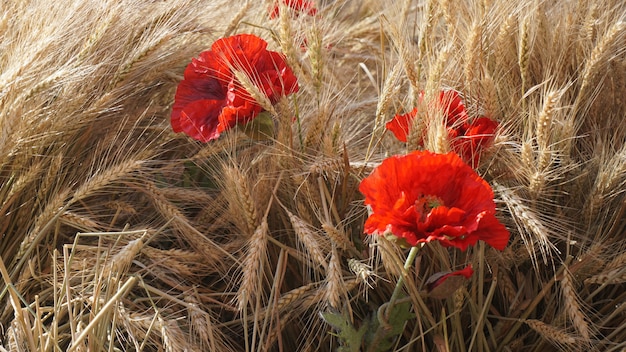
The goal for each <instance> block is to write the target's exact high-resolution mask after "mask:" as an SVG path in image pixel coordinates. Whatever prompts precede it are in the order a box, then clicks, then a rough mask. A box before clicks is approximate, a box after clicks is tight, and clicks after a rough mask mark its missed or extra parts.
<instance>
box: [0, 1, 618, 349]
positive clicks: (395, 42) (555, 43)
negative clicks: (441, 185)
mask: <svg viewBox="0 0 626 352" xmlns="http://www.w3.org/2000/svg"><path fill="white" fill-rule="evenodd" d="M279 3H280V4H279V6H280V15H279V18H276V19H271V18H270V17H269V14H268V8H269V7H270V6H273V5H274V2H273V1H261V2H255V1H245V2H242V4H241V5H243V6H240V7H236V6H235V5H233V2H231V1H227V0H215V1H209V2H193V1H189V0H172V1H167V2H145V1H139V0H119V1H104V2H100V3H98V4H97V6H95V5H94V4H95V3H94V2H85V1H80V0H70V1H64V2H54V1H19V0H6V1H5V2H4V3H2V5H0V32H1V33H2V35H1V36H0V53H1V54H0V125H1V127H0V128H1V132H0V178H1V180H2V181H1V182H0V210H1V214H0V215H1V216H2V219H3V220H2V222H0V234H2V241H1V243H0V252H1V253H0V256H1V257H2V259H3V261H2V262H3V264H4V265H5V266H6V270H3V271H4V272H3V278H4V282H5V284H6V287H7V289H6V290H4V293H2V294H0V299H2V300H3V303H5V305H4V307H5V309H4V310H3V311H2V314H0V324H2V326H4V327H6V331H5V336H3V337H4V338H3V339H2V341H0V349H2V350H15V351H26V350H34V351H52V350H54V351H61V350H68V349H70V348H71V349H74V350H80V349H82V350H90V351H91V350H93V351H114V350H143V351H148V350H162V351H182V350H189V351H202V350H211V351H217V352H220V351H240V350H242V351H246V350H247V351H252V350H267V351H273V350H282V351H296V350H307V348H308V349H319V350H323V351H326V350H336V349H341V348H346V346H345V345H342V344H343V343H344V342H345V341H342V338H341V336H342V334H341V333H340V332H338V331H333V329H332V327H331V326H329V325H327V324H325V323H324V321H323V320H322V319H320V318H319V317H320V315H319V313H320V312H325V311H328V310H331V309H332V311H334V312H337V314H339V315H340V316H342V317H345V320H346V322H349V323H350V324H353V325H354V328H355V329H356V330H358V328H359V327H364V326H366V325H367V324H368V321H369V320H368V317H373V316H375V314H376V310H377V309H378V308H379V307H381V306H383V305H384V304H385V303H386V302H388V300H389V297H390V295H391V293H392V291H393V290H394V285H395V283H396V280H397V278H398V277H399V276H400V275H401V273H403V270H402V268H403V264H404V259H405V257H406V256H405V251H404V249H402V248H400V247H399V246H398V245H397V244H396V243H392V242H389V241H388V240H386V239H385V238H383V237H371V236H365V235H363V222H364V220H365V219H366V217H367V214H366V209H365V207H364V206H363V200H362V197H361V195H360V193H359V191H358V185H359V182H360V181H361V179H362V178H363V177H365V176H366V175H367V174H368V173H369V172H371V170H372V168H373V167H374V166H376V165H378V164H380V162H381V161H382V160H383V159H385V158H386V157H388V156H391V155H394V154H398V153H404V152H409V151H413V150H415V149H422V148H424V146H422V145H421V144H422V143H421V141H422V139H424V141H425V143H426V147H428V148H429V149H432V150H435V151H441V152H443V151H446V150H448V149H449V146H448V143H449V141H447V138H448V137H447V133H446V132H447V131H446V129H445V124H444V123H443V121H440V119H441V116H440V115H441V112H440V111H434V110H435V109H434V108H433V107H430V106H428V104H421V105H420V104H419V103H418V96H419V93H420V92H421V91H422V90H423V91H424V92H425V94H426V95H427V99H426V100H429V98H428V96H430V97H436V96H437V94H438V93H439V91H440V90H441V89H450V88H453V89H455V90H458V91H459V92H460V93H461V94H462V95H463V96H464V97H466V103H467V107H468V112H469V113H470V116H471V117H475V116H478V115H482V114H484V115H487V116H488V117H490V118H493V119H495V120H497V121H498V122H499V124H500V125H499V128H498V129H499V133H498V136H497V140H496V141H495V143H494V148H491V149H489V151H490V154H489V157H488V158H484V159H483V158H481V160H484V161H485V162H484V163H481V165H480V167H479V168H478V169H477V172H478V173H479V174H480V175H481V176H483V177H484V179H485V180H486V182H487V183H489V184H490V185H491V186H492V187H493V189H494V197H495V199H496V204H497V205H498V212H497V217H498V219H500V220H501V221H502V222H503V223H504V224H505V225H506V226H507V227H508V229H509V230H510V232H511V241H510V243H509V246H508V247H507V249H506V250H505V251H504V252H499V251H496V250H493V249H489V248H487V246H486V247H485V248H484V250H482V249H480V248H471V249H468V250H467V251H464V252H461V251H458V250H456V249H453V248H443V247H436V245H435V244H432V243H431V244H428V245H426V246H424V247H423V248H422V249H421V250H420V253H419V256H418V259H417V261H416V264H415V265H414V266H413V267H411V268H410V270H408V271H406V273H407V274H408V275H407V276H406V277H405V279H406V280H405V289H406V290H405V292H406V293H407V294H408V296H406V297H404V298H400V299H401V300H402V302H409V301H410V303H411V312H412V313H414V316H411V318H410V319H408V320H407V321H406V323H405V324H403V326H402V331H401V333H400V335H399V336H397V337H396V339H395V341H394V343H395V344H394V346H393V348H394V349H398V350H411V351H413V350H415V351H430V350H433V349H434V348H441V349H447V350H450V351H456V350H459V351H464V350H465V351H468V350H470V349H471V350H472V351H478V352H483V351H505V350H506V349H507V348H508V349H510V350H512V351H513V350H529V351H531V350H533V351H536V350H542V349H546V348H548V349H554V350H572V349H576V348H578V349H580V348H588V349H589V350H590V351H604V350H608V351H611V350H613V351H618V350H620V349H623V348H624V347H626V345H625V344H624V342H623V341H626V328H624V326H626V325H625V324H624V315H623V313H624V309H626V308H623V307H624V305H623V301H624V293H623V290H622V289H621V288H622V285H623V284H624V282H626V274H625V272H626V271H625V269H624V263H625V260H624V246H623V244H622V242H623V232H624V231H623V230H624V228H625V226H626V225H625V222H624V218H625V217H624V214H626V206H624V204H625V202H624V200H625V199H626V192H623V188H624V184H625V182H626V179H625V178H624V170H625V165H626V162H625V160H626V159H625V158H624V154H625V153H624V150H626V149H625V147H624V140H626V139H625V136H626V125H624V124H623V123H622V122H621V118H622V117H623V116H624V114H625V112H626V103H625V100H624V99H623V97H624V96H626V88H625V87H626V85H625V84H624V82H626V73H625V72H626V71H625V70H623V68H624V66H625V64H624V62H625V59H626V57H625V55H626V52H625V50H624V46H623V45H622V43H623V42H624V36H625V34H626V32H625V31H624V19H626V4H625V3H624V2H623V1H620V0H607V1H599V0H592V1H579V0H563V1H558V2H547V1H544V2H540V3H539V2H537V1H535V0H521V1H518V2H515V3H512V2H498V1H493V0H480V1H466V2H462V3H458V2H454V1H447V0H425V1H423V2H416V1H411V0H397V1H392V2H391V3H389V4H387V3H385V4H383V3H382V2H380V1H377V0H363V1H347V0H337V1H314V2H313V3H314V4H315V5H316V7H317V13H316V14H315V15H309V14H308V13H306V11H298V10H297V9H292V8H288V4H286V3H284V2H282V1H279ZM235 7H236V8H235ZM238 33H253V34H255V35H258V36H259V37H261V38H263V39H264V40H266V41H267V42H268V47H269V49H270V50H274V51H279V52H282V53H283V54H284V55H285V57H286V60H287V62H288V64H289V66H290V67H291V68H292V69H293V71H294V72H295V74H296V76H297V77H298V83H299V86H300V89H299V91H298V92H297V93H294V94H292V95H290V96H289V97H288V98H283V99H281V100H280V101H278V102H276V103H275V104H271V102H269V101H268V99H267V97H266V96H265V95H264V93H263V92H262V90H261V89H259V85H258V84H257V83H258V81H259V77H256V76H255V75H254V74H253V73H249V72H247V70H245V69H243V67H241V66H237V64H243V63H236V64H235V65H234V67H233V69H234V70H235V72H236V73H235V75H236V78H235V82H236V84H239V85H241V87H240V88H243V89H246V90H247V91H248V92H249V93H250V95H251V99H255V100H256V101H258V102H259V104H261V106H262V107H263V108H264V109H265V110H267V111H269V112H270V113H269V114H270V115H272V116H271V118H272V121H273V123H274V127H275V128H276V131H277V133H276V134H275V136H276V137H275V139H273V138H272V136H270V138H269V139H265V140H262V141H259V140H255V139H251V138H249V137H248V136H247V135H245V134H244V133H241V129H239V128H237V129H233V130H230V131H227V132H224V133H223V134H222V136H221V137H220V138H219V139H217V140H214V141H211V142H210V143H199V142H197V141H194V140H191V139H189V138H188V137H186V136H185V135H184V134H182V133H180V134H175V133H173V132H172V131H171V127H170V126H169V117H170V113H171V109H172V104H173V100H174V96H175V92H176V89H177V84H178V83H179V82H180V80H181V79H182V78H183V76H184V70H185V67H186V66H187V65H188V64H189V63H190V61H191V58H193V57H196V58H197V57H198V53H200V52H201V51H205V50H207V49H209V48H210V46H211V44H212V43H213V42H214V41H215V40H217V39H218V38H220V37H222V36H223V35H233V34H238ZM414 107H418V110H419V113H418V115H417V116H416V118H415V120H414V121H413V122H414V123H413V125H412V128H411V130H410V131H409V136H410V137H409V139H410V141H409V143H408V145H407V146H405V145H402V143H399V142H397V141H396V140H395V139H394V138H393V136H391V134H390V133H387V132H385V129H384V123H385V122H387V121H389V120H390V119H391V117H392V116H393V115H395V114H397V113H406V112H409V111H411V109H413V108H414ZM294 117H295V118H294ZM384 133H385V134H386V135H385V138H382V137H383V134H384ZM387 137H388V138H387ZM415 172H420V170H415ZM281 177H282V180H283V181H284V182H279V183H278V182H277V179H279V178H281ZM433 177H436V175H434V176H433ZM279 184H280V185H279ZM273 185H277V187H276V190H275V192H274V193H272V186H273ZM278 185H279V186H278ZM270 199H272V200H277V202H280V203H281V204H282V206H276V205H275V206H271V203H272V201H270ZM266 207H267V208H266ZM263 210H266V212H267V214H264V213H263ZM129 229H140V230H139V232H135V230H133V231H130V232H128V231H127V230H129ZM145 229H149V230H147V232H146V233H147V234H148V235H145V236H146V237H141V236H142V235H143V233H144V232H145V231H146V230H145ZM79 231H80V232H88V234H86V233H82V234H77V232H79ZM120 233H126V234H127V235H124V236H121V235H120ZM129 233H132V235H128V234H129ZM55 248H61V249H63V250H64V253H63V255H62V256H60V255H59V251H58V250H55ZM478 258H480V260H481V261H480V262H479V261H477V260H478ZM572 258H574V259H572ZM467 262H472V263H473V264H475V269H476V270H477V273H475V275H476V277H475V278H474V279H471V280H469V281H468V282H467V287H464V288H462V289H461V290H458V291H457V292H456V293H455V294H454V295H453V296H452V297H450V298H448V299H447V300H443V301H442V300H436V299H433V298H422V297H421V296H420V292H421V291H423V287H422V283H423V282H424V278H425V277H428V276H429V275H431V274H432V273H434V272H437V271H442V270H447V269H449V268H451V267H460V266H462V265H463V264H464V263H467ZM570 262H571V263H570ZM530 267H534V269H535V270H530V271H529V270H527V269H528V268H530ZM347 269H350V271H348V270H347ZM379 276H380V277H379ZM124 284H126V285H127V286H123V285H124ZM364 284H365V285H364ZM359 285H361V289H359V290H354V288H356V287H357V286H359ZM366 285H367V286H366ZM131 286H132V289H131ZM118 288H127V289H128V290H120V291H119V292H118V291H117V289H118ZM363 291H365V292H366V294H363ZM435 316H436V317H437V319H435V318H434V317H435ZM444 327H445V329H444ZM242 336H243V337H244V338H242ZM433 341H435V342H436V344H435V343H433ZM357 344H358V342H357ZM548 344H551V346H548ZM359 347H360V346H357V347H354V348H353V349H358V348H359Z"/></svg>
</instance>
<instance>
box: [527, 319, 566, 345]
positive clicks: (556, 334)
mask: <svg viewBox="0 0 626 352" xmlns="http://www.w3.org/2000/svg"><path fill="white" fill-rule="evenodd" d="M524 322H525V323H526V325H528V326H530V328H531V329H533V330H535V331H536V332H538V333H539V335H541V336H542V337H543V338H545V339H547V340H549V341H554V342H557V343H560V344H565V345H572V344H575V343H576V339H575V338H574V336H572V335H570V334H568V333H567V332H565V331H563V330H560V329H557V328H555V327H554V326H552V325H548V324H546V323H544V322H542V321H540V320H535V319H527V320H524Z"/></svg>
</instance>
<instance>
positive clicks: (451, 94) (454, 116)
mask: <svg viewBox="0 0 626 352" xmlns="http://www.w3.org/2000/svg"><path fill="white" fill-rule="evenodd" d="M422 99H424V92H420V94H419V102H421V101H422ZM437 106H438V108H440V109H443V112H444V114H445V117H446V126H448V127H452V126H455V125H457V124H459V123H464V122H465V121H467V119H468V115H467V112H466V111H465V105H463V100H462V99H461V96H460V95H459V93H458V92H457V91H455V90H445V91H441V92H439V99H438V101H437ZM415 115H417V108H414V109H413V110H412V111H411V112H409V113H406V114H403V115H396V116H394V118H393V119H392V120H391V121H389V122H387V124H386V125H385V127H386V128H387V129H388V130H390V131H391V132H393V134H394V135H395V136H396V138H398V140H400V141H401V142H406V139H407V134H408V133H409V129H410V127H411V122H412V121H413V119H414V118H415ZM422 143H423V142H422V141H420V144H422Z"/></svg>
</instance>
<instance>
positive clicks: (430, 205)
mask: <svg viewBox="0 0 626 352" xmlns="http://www.w3.org/2000/svg"><path fill="white" fill-rule="evenodd" d="M442 205H444V203H443V200H442V199H441V198H439V197H437V196H434V195H430V194H427V195H423V196H419V197H418V198H417V200H416V201H415V211H416V212H417V213H418V214H419V215H420V218H421V220H422V221H423V220H424V218H425V217H426V215H428V214H429V213H430V211H431V210H433V209H435V208H437V207H439V206H442Z"/></svg>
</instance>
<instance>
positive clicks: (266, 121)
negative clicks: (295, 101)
mask: <svg viewBox="0 0 626 352" xmlns="http://www.w3.org/2000/svg"><path fill="white" fill-rule="evenodd" d="M238 126H239V128H240V129H241V130H243V132H244V133H245V134H246V135H247V136H248V137H250V138H251V139H254V140H256V141H266V140H268V139H272V138H274V120H272V115H270V113H269V112H267V111H263V112H261V113H259V114H258V115H257V116H256V117H255V118H254V120H252V121H250V122H248V123H246V124H244V125H238Z"/></svg>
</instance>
